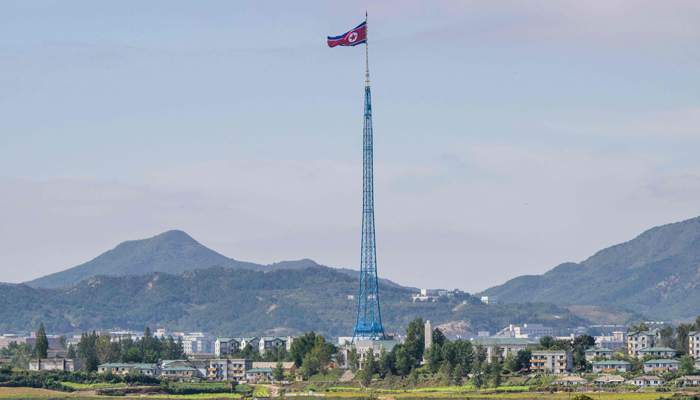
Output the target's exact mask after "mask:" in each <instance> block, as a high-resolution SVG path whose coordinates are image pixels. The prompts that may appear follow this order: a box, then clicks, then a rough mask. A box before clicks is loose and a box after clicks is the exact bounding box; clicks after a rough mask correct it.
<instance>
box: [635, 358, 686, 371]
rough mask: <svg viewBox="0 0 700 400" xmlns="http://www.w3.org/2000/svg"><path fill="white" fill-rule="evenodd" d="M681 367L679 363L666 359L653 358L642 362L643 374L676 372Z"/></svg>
mask: <svg viewBox="0 0 700 400" xmlns="http://www.w3.org/2000/svg"><path fill="white" fill-rule="evenodd" d="M680 367H681V362H680V361H678V360H673V359H668V358H655V359H653V360H649V361H645V362H644V372H654V373H657V374H658V373H662V372H669V371H677V370H678V369H679V368H680Z"/></svg>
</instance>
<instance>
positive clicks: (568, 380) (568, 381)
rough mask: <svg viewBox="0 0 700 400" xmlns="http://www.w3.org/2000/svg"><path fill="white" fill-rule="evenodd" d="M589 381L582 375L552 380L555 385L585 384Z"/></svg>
mask: <svg viewBox="0 0 700 400" xmlns="http://www.w3.org/2000/svg"><path fill="white" fill-rule="evenodd" d="M587 383H588V381H587V380H585V379H583V378H581V377H580V376H564V377H561V378H559V379H555V380H553V381H552V384H553V385H562V386H572V385H585V384H587Z"/></svg>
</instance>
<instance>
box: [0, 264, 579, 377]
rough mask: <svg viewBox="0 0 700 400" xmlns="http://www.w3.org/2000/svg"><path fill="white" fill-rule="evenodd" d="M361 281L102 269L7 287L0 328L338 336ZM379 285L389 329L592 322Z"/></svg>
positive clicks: (317, 275)
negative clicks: (59, 283)
mask: <svg viewBox="0 0 700 400" xmlns="http://www.w3.org/2000/svg"><path fill="white" fill-rule="evenodd" d="M357 284H358V283H357V278H355V277H351V276H349V275H347V274H344V273H340V272H337V271H335V270H333V269H331V268H326V267H311V268H305V269H294V270H292V269H281V270H274V271H270V272H268V273H263V272H258V271H250V270H243V269H241V270H232V269H225V268H220V267H211V268H206V269H199V270H196V271H190V272H186V273H184V274H181V275H170V274H167V273H162V272H159V273H152V274H148V275H140V276H99V277H95V278H91V279H90V280H88V281H84V282H81V283H79V284H77V285H75V286H72V287H70V288H69V289H55V290H51V289H33V288H30V287H28V286H26V285H9V286H8V285H2V286H0V304H4V307H2V308H1V309H0V331H4V332H20V331H28V330H34V329H35V328H36V326H37V325H36V321H42V322H43V324H44V327H45V328H46V330H47V332H53V333H76V331H77V332H81V331H92V330H93V329H94V330H102V329H104V330H107V329H110V330H113V329H115V328H124V329H134V328H135V327H141V328H140V329H143V328H145V327H146V326H158V327H163V328H167V329H169V330H173V331H180V330H182V331H186V330H188V329H190V328H191V327H193V326H197V327H199V328H200V329H201V330H203V331H206V332H211V333H214V334H217V335H228V334H230V333H231V332H237V334H239V335H241V336H246V335H255V334H259V333H260V332H265V331H268V330H276V331H277V332H279V334H284V333H285V332H287V333H293V334H298V333H299V332H309V331H311V330H316V332H321V333H323V334H324V335H326V336H341V335H344V334H346V333H347V332H352V328H353V326H354V323H355V318H354V317H355V314H356V313H357V304H356V302H354V301H349V300H348V297H347V296H348V295H349V294H356V292H357ZM380 285H381V288H380V290H381V293H382V322H383V324H384V326H385V328H386V330H387V331H388V332H398V331H402V330H403V329H404V328H405V327H406V326H407V325H408V323H409V321H412V320H415V319H416V318H418V317H420V316H424V317H425V318H429V319H430V320H431V321H432V322H433V323H434V324H436V325H437V324H442V323H448V322H452V321H460V323H464V324H466V326H469V329H470V330H471V331H474V332H476V331H477V330H490V331H497V330H500V329H502V328H503V326H506V325H508V324H509V323H525V322H528V323H543V324H545V325H548V326H553V327H555V330H557V331H558V332H562V333H563V332H565V329H566V328H567V327H571V326H582V325H586V324H587V323H588V322H587V321H586V320H584V319H582V318H579V317H577V316H575V315H574V314H572V313H571V312H570V311H568V310H566V309H562V308H558V307H556V306H554V305H551V304H543V303H536V304H500V305H491V306H487V305H486V304H484V303H482V302H481V301H480V300H479V299H478V298H476V297H474V296H469V295H463V296H461V297H455V298H452V299H447V298H444V300H441V301H439V302H434V303H421V302H417V303H413V302H412V301H411V300H410V295H411V291H410V290H408V289H406V288H400V287H395V286H388V285H382V284H380ZM463 302H466V303H465V304H463ZM231 304H237V307H230V305H231ZM273 306H274V307H273ZM417 328H419V329H418V330H417V332H416V333H415V335H416V340H409V344H410V345H409V346H408V347H407V351H408V355H409V356H411V357H415V354H414V353H416V354H417V353H419V352H422V349H421V346H422V344H420V343H422V342H421V340H420V338H421V336H420V335H421V333H419V332H420V331H421V330H422V329H423V328H422V326H419V327H417ZM242 329H243V330H242ZM66 331H70V332H66ZM411 332H412V331H411ZM411 343H413V344H411ZM416 343H417V344H416ZM418 344H420V345H418ZM144 356H145V355H144ZM409 369H410V367H409Z"/></svg>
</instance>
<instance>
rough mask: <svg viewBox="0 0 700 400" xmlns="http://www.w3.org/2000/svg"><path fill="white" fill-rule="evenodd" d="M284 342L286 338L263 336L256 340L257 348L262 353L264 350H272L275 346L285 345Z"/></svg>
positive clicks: (285, 342)
mask: <svg viewBox="0 0 700 400" xmlns="http://www.w3.org/2000/svg"><path fill="white" fill-rule="evenodd" d="M286 344H287V338H283V337H272V336H263V337H261V338H260V341H259V342H258V349H259V350H260V352H261V353H264V352H265V350H272V349H273V348H275V347H286Z"/></svg>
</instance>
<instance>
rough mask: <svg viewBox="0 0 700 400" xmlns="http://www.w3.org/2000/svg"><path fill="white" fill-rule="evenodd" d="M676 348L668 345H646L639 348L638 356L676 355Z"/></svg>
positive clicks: (663, 356) (670, 356)
mask: <svg viewBox="0 0 700 400" xmlns="http://www.w3.org/2000/svg"><path fill="white" fill-rule="evenodd" d="M676 353H678V351H676V349H672V348H670V347H647V348H646V349H641V350H639V356H640V357H644V356H654V357H656V358H672V357H675V356H676Z"/></svg>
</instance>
